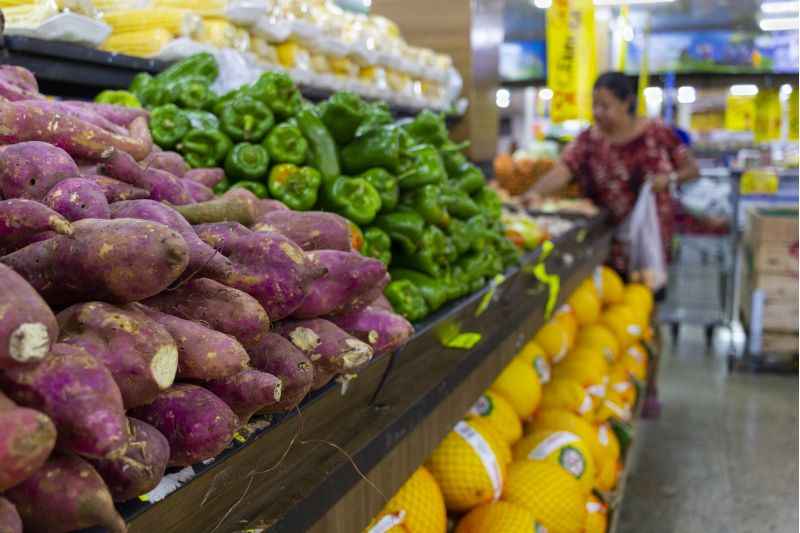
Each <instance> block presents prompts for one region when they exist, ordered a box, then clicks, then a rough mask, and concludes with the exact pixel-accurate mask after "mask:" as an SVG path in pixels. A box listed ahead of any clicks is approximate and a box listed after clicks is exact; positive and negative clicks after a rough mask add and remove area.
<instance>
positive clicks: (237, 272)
mask: <svg viewBox="0 0 800 533" xmlns="http://www.w3.org/2000/svg"><path fill="white" fill-rule="evenodd" d="M195 231H196V232H197V236H198V237H200V238H201V239H203V240H204V241H205V242H206V243H207V244H209V245H211V246H213V247H214V248H215V249H216V250H219V252H220V253H222V255H224V256H225V257H227V258H228V259H230V261H231V262H232V263H233V264H234V269H233V270H232V271H231V272H230V273H229V275H227V276H226V277H225V278H215V279H217V281H221V282H222V283H225V285H228V286H230V287H235V288H237V289H240V290H243V291H244V292H246V293H247V294H249V295H251V296H252V297H253V298H255V299H256V300H258V301H259V303H261V305H262V306H263V307H264V309H265V310H266V311H267V314H268V315H269V317H270V319H272V320H280V319H282V318H285V317H287V316H289V315H291V314H292V313H293V312H294V311H295V310H296V309H298V307H300V305H301V304H302V303H303V301H304V300H305V299H306V294H307V291H308V289H309V287H310V286H311V284H312V283H313V282H314V280H316V279H317V278H319V277H320V276H322V275H324V273H325V269H324V268H323V267H321V266H319V264H318V263H316V262H315V261H314V258H309V257H306V255H305V254H304V253H303V251H302V250H301V249H300V247H299V246H297V245H296V244H295V243H293V242H292V241H290V240H289V239H287V238H286V237H284V236H282V235H279V234H277V233H264V232H256V231H250V230H249V229H247V228H245V227H244V226H242V225H241V224H239V223H237V222H218V223H216V224H202V225H199V226H195ZM379 263H380V262H379ZM209 277H211V276H209Z"/></svg>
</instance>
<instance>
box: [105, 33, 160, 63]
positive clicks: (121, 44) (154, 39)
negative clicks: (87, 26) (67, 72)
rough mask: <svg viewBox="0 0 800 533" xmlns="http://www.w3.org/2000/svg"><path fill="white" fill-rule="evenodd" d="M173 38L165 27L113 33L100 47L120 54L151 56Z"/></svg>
mask: <svg viewBox="0 0 800 533" xmlns="http://www.w3.org/2000/svg"><path fill="white" fill-rule="evenodd" d="M173 38H174V35H173V34H171V33H170V32H168V31H167V30H165V29H164V28H152V29H149V30H142V31H129V32H124V33H112V34H111V37H109V38H108V39H106V42H104V43H103V45H102V46H101V47H100V48H101V49H103V50H106V51H108V52H117V53H119V54H127V55H131V56H138V57H151V56H154V55H156V54H158V53H159V52H160V51H161V49H162V48H164V47H165V46H166V45H167V44H169V42H170V41H172V39H173Z"/></svg>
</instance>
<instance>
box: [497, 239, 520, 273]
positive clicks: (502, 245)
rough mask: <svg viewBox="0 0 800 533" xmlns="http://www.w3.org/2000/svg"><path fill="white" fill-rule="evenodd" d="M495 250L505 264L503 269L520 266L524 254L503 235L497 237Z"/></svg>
mask: <svg viewBox="0 0 800 533" xmlns="http://www.w3.org/2000/svg"><path fill="white" fill-rule="evenodd" d="M495 248H496V249H497V254H498V255H499V256H500V260H501V261H502V263H503V269H506V268H508V267H511V266H514V265H517V264H519V261H520V258H521V257H522V252H520V250H519V248H517V247H516V246H514V243H512V242H511V241H509V240H508V239H506V238H505V236H504V235H503V234H502V233H501V234H498V235H497V240H496V241H495Z"/></svg>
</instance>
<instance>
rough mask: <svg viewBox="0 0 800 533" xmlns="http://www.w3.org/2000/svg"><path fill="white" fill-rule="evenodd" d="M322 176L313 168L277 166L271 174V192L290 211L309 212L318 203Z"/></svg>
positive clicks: (287, 164) (289, 164)
mask: <svg viewBox="0 0 800 533" xmlns="http://www.w3.org/2000/svg"><path fill="white" fill-rule="evenodd" d="M320 185H322V176H321V175H320V173H319V172H318V171H317V170H316V169H314V168H311V167H298V166H297V165H292V164H291V163H282V164H280V165H275V166H274V167H272V170H271V171H270V173H269V192H270V194H271V195H272V197H273V198H275V199H276V200H280V201H281V202H283V203H284V204H286V206H287V207H288V208H289V209H293V210H295V211H308V210H309V209H311V208H312V207H314V204H316V203H317V197H318V195H319V188H320Z"/></svg>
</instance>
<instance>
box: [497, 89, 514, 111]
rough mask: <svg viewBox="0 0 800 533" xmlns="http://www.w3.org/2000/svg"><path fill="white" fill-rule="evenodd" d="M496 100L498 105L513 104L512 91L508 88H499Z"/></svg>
mask: <svg viewBox="0 0 800 533" xmlns="http://www.w3.org/2000/svg"><path fill="white" fill-rule="evenodd" d="M494 102H495V103H496V104H497V107H500V108H506V107H508V106H509V105H511V93H510V92H509V91H508V89H497V94H495V97H494Z"/></svg>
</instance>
